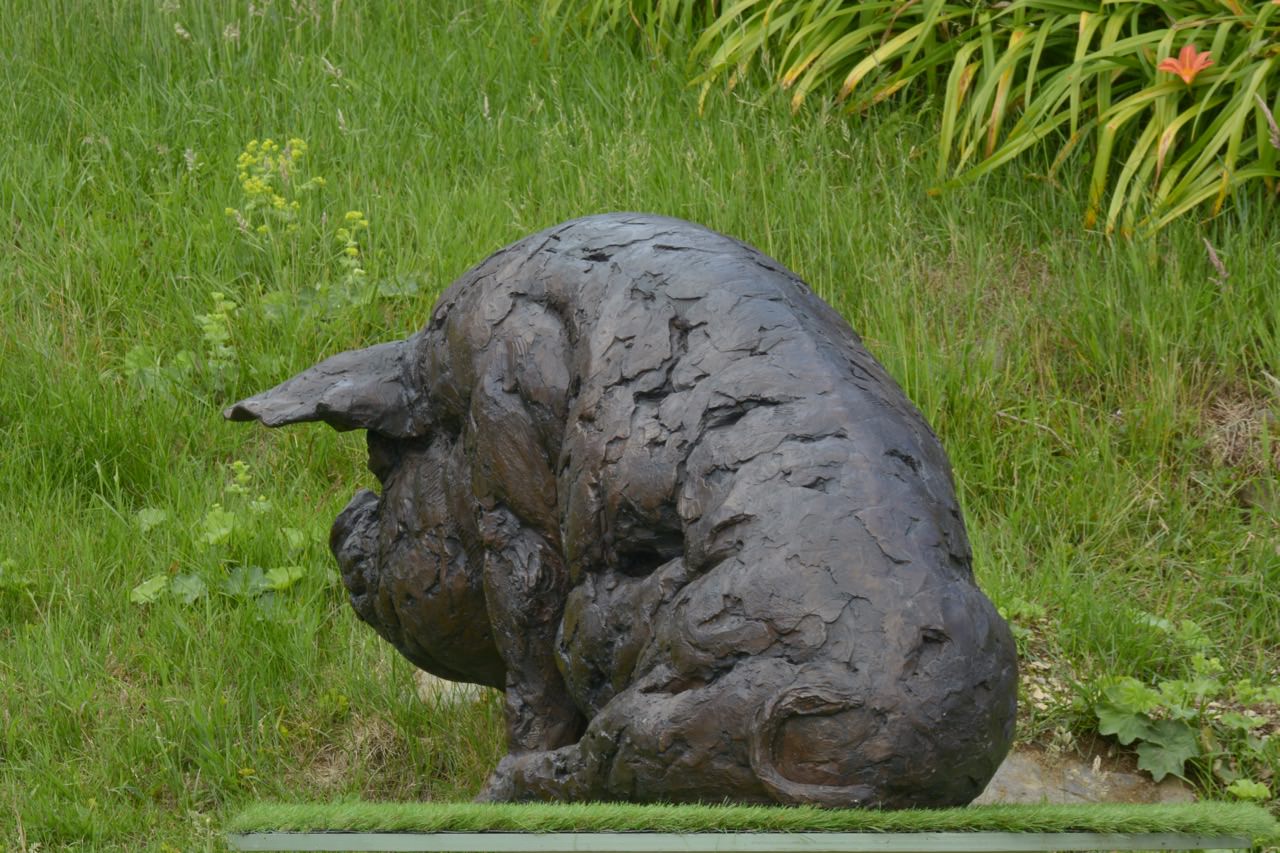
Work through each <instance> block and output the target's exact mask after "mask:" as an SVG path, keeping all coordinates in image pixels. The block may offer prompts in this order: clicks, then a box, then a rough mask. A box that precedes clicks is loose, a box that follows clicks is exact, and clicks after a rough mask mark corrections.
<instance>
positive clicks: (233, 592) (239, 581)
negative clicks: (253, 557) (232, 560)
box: [222, 566, 271, 599]
mask: <svg viewBox="0 0 1280 853" xmlns="http://www.w3.org/2000/svg"><path fill="white" fill-rule="evenodd" d="M270 588H271V585H270V584H269V583H268V582H267V577H266V575H265V574H264V573H263V571H262V569H261V568H260V567H259V566H236V567H234V568H232V569H231V571H229V572H227V576H226V577H225V578H223V580H222V592H223V593H224V594H226V595H229V596H231V597H232V598H240V599H248V598H253V597H254V596H256V595H258V594H259V593H262V592H265V591H267V590H268V589H270Z"/></svg>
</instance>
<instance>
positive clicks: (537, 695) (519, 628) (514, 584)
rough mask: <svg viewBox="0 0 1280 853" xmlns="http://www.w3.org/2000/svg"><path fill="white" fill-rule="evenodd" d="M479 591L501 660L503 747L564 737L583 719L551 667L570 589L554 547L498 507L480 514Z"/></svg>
mask: <svg viewBox="0 0 1280 853" xmlns="http://www.w3.org/2000/svg"><path fill="white" fill-rule="evenodd" d="M481 525H482V530H481V532H482V535H483V537H484V541H485V546H486V556H485V563H484V591H485V599H486V601H487V604H488V608H489V620H490V624H491V625H492V626H493V636H494V640H495V642H496V643H497V646H498V653H499V654H500V655H501V656H502V659H503V661H504V662H505V663H506V666H507V676H506V695H505V705H506V716H507V748H508V750H509V751H510V752H511V753H512V754H521V753H526V752H541V751H545V750H551V749H556V748H558V747H562V746H565V745H567V744H571V743H573V742H575V741H576V740H577V739H578V736H579V735H580V734H581V733H582V729H583V727H584V725H585V721H584V719H583V717H582V714H581V713H580V712H579V710H578V708H577V706H576V705H575V704H574V703H573V700H572V699H571V698H570V697H569V693H568V691H567V690H566V689H565V685H564V679H563V678H561V676H560V671H559V669H557V667H556V660H555V638H556V629H557V628H558V626H559V624H560V617H561V615H562V614H563V612H564V601H565V596H566V595H567V593H568V589H569V577H568V572H567V571H566V570H565V566H564V560H563V559H562V558H561V556H560V554H559V552H558V551H557V550H556V549H555V548H553V547H551V545H550V544H549V543H548V542H547V541H546V539H545V538H544V537H543V536H542V535H541V534H539V533H537V532H536V531H534V530H532V529H530V528H529V527H526V526H525V525H523V524H521V523H520V520H519V519H518V518H516V516H515V515H514V514H513V513H512V512H511V511H510V510H507V509H505V508H503V507H497V508H495V509H494V510H491V511H489V512H486V513H484V515H483V516H482V520H481Z"/></svg>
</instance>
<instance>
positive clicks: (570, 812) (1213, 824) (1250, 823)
mask: <svg viewBox="0 0 1280 853" xmlns="http://www.w3.org/2000/svg"><path fill="white" fill-rule="evenodd" d="M227 828H228V830H229V831H231V832H262V831H271V830H274V831H294V832H306V831H316V830H344V831H366V832H369V831H374V832H478V831H485V830H490V831H520V832H602V831H623V830H635V831H652V832H699V831H738V832H746V831H765V832H769V831H773V832H780V831H791V832H801V831H804V832H1069V831H1076V832H1185V833H1197V834H1203V835H1227V834H1230V835H1248V836H1249V837H1251V838H1261V837H1266V836H1270V835H1272V834H1273V833H1276V832H1277V824H1276V820H1275V819H1274V818H1273V817H1272V816H1271V815H1270V814H1268V813H1267V812H1266V811H1265V810H1264V809H1262V808H1260V807H1258V806H1253V805H1247V804H1240V803H1213V802H1204V803H1192V804H1186V805H1128V804H1110V803H1109V804H1101V805H1097V804H1094V805H992V806H971V807H969V808H954V809H918V810H906V811H868V810H861V809H840V810H828V809H818V808H812V807H798V808H778V807H764V806H688V805H630V804H616V803H574V804H554V805H548V804H520V805H509V804H503V805H484V804H476V803H369V802H361V801H358V800H352V801H343V802H335V803H256V804H254V805H251V806H249V807H248V808H246V809H245V810H244V811H243V812H241V813H240V814H238V815H236V816H235V817H234V818H233V819H232V820H231V822H230V824H229V826H228V827H227Z"/></svg>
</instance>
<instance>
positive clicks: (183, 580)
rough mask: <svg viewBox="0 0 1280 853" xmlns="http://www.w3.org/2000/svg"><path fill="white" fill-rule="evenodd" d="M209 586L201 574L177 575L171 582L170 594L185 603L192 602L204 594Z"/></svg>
mask: <svg viewBox="0 0 1280 853" xmlns="http://www.w3.org/2000/svg"><path fill="white" fill-rule="evenodd" d="M208 590H209V588H208V586H206V585H205V582H204V578H202V577H200V576H199V575H177V576H176V577H174V579H173V580H172V581H171V582H170V583H169V594H170V595H172V596H173V597H174V598H176V599H178V600H179V601H181V602H182V603H183V604H192V603H194V602H195V601H196V600H197V599H199V598H201V597H203V596H204V594H205V593H206V592H208Z"/></svg>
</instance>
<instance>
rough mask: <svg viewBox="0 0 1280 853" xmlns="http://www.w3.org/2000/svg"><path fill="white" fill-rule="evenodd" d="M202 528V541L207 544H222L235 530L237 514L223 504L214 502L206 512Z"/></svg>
mask: <svg viewBox="0 0 1280 853" xmlns="http://www.w3.org/2000/svg"><path fill="white" fill-rule="evenodd" d="M202 528H203V529H202V531H201V534H200V539H201V541H203V542H204V543H205V544H207V545H220V544H221V543H223V542H225V541H227V539H229V538H230V537H231V534H232V533H233V532H234V531H235V528H236V517H235V514H234V513H231V512H227V511H226V510H225V509H223V508H222V504H214V505H213V506H212V507H211V508H210V509H209V511H208V512H206V513H205V515H204V522H203V524H202Z"/></svg>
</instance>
